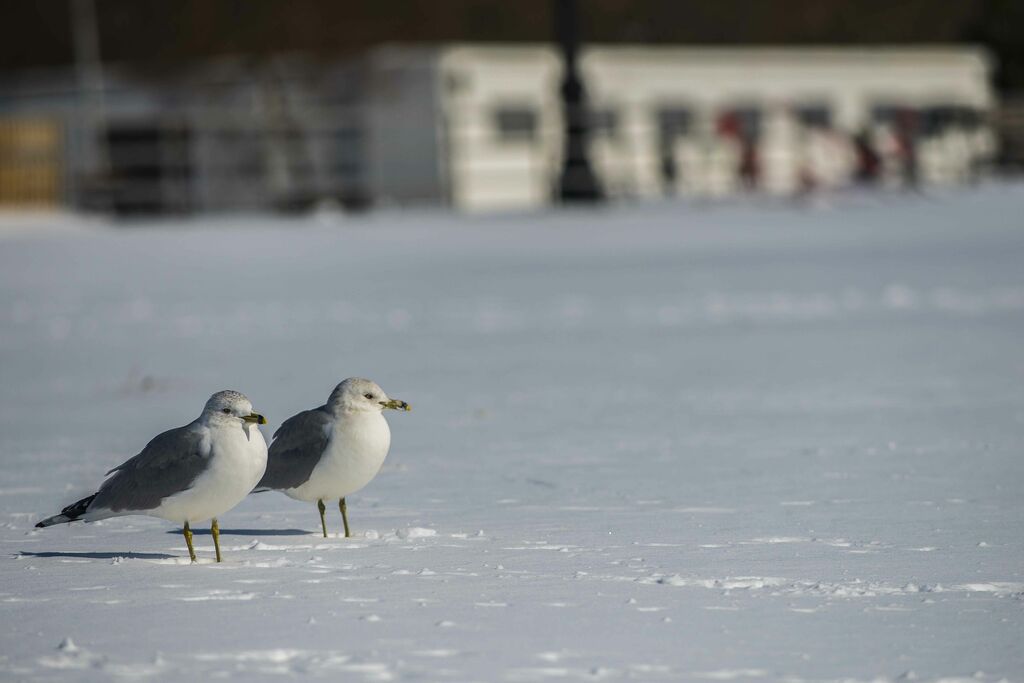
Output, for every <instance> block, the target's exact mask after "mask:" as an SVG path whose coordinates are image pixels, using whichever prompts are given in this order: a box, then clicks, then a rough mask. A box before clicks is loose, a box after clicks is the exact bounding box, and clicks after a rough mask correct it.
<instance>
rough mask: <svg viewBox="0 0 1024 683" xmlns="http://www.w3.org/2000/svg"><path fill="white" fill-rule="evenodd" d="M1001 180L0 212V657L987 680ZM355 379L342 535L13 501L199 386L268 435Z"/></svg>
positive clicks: (1013, 270) (1015, 430) (2, 667)
mask: <svg viewBox="0 0 1024 683" xmlns="http://www.w3.org/2000/svg"><path fill="white" fill-rule="evenodd" d="M1022 210H1024V186H1021V185H1013V184H1003V185H988V186H983V187H979V188H976V189H973V190H970V191H955V192H954V191H950V192H947V193H944V194H933V195H930V196H923V195H912V196H898V195H876V196H871V195H857V194H850V195H846V196H839V197H836V198H833V199H831V200H830V201H829V203H827V204H826V203H819V204H815V205H797V204H789V203H776V202H765V201H756V202H749V203H745V204H734V205H730V206H722V205H719V206H715V205H700V204H685V203H679V204H672V203H669V204H660V205H648V206H618V207H611V208H608V209H606V210H603V211H580V212H552V213H547V214H518V215H504V216H491V217H464V216H453V215H448V214H445V213H442V212H418V213H404V214H403V213H395V212H392V213H380V214H373V215H369V216H366V217H362V218H345V219H341V218H338V219H332V218H331V217H329V216H319V217H317V218H315V219H310V220H298V219H292V220H285V219H280V220H279V219H273V218H268V217H251V218H244V217H225V218H210V219H203V220H192V221H185V222H183V224H179V223H174V222H161V223H149V224H142V225H121V224H115V225H112V226H107V225H103V224H99V223H97V222H96V221H92V220H90V221H83V220H80V219H75V218H72V217H63V216H52V217H50V218H49V219H47V218H46V217H45V216H44V217H37V218H34V219H33V220H25V219H24V218H19V219H18V220H15V221H13V222H12V225H13V227H12V228H11V229H10V230H5V222H4V220H5V219H4V218H3V217H0V463H2V465H3V467H2V469H0V493H2V495H0V543H2V547H3V549H4V552H3V553H2V554H0V678H4V679H18V680H30V679H45V680H96V681H101V680H110V679H112V678H115V679H117V680H122V679H124V680H132V679H144V680H182V679H183V678H190V679H192V680H207V679H209V678H212V677H215V676H217V677H224V678H228V679H235V680H247V681H248V680H281V679H282V678H289V677H298V676H312V677H323V678H328V677H330V678H333V679H336V680H346V681H347V680H352V681H389V680H412V679H420V680H431V681H435V680H452V681H470V680H479V681H548V680H552V679H568V680H616V679H633V680H695V681H700V680H736V681H750V680H788V681H839V680H842V681H898V680H962V681H967V680H970V681H997V680H1000V679H1004V678H1005V679H1007V680H1020V679H1021V676H1022V675H1024V649H1022V648H1021V647H1020V635H1021V633H1022V632H1024V609H1022V608H1024V546H1022V543H1021V538H1022V531H1024V524H1022V520H1024V496H1021V494H1020V488H1021V485H1022V483H1024V458H1022V457H1021V453H1022V446H1024V381H1022V380H1024V345H1022V343H1021V341H1022V339H1024V227H1022V223H1021V214H1022ZM323 368H327V373H326V374H325V372H324V370H323ZM351 375H361V376H366V377H370V378H373V379H375V380H376V381H378V382H379V383H380V384H381V386H382V387H384V389H385V390H386V391H387V392H388V393H389V394H390V395H393V396H396V397H399V398H401V399H404V400H407V401H409V402H410V403H411V404H412V407H413V410H412V412H411V413H401V414H395V413H389V414H388V419H389V421H390V424H391V429H392V434H393V437H392V451H391V455H390V456H389V459H388V461H387V462H386V463H385V466H384V469H383V471H382V472H381V474H380V475H379V476H378V477H377V478H376V479H375V480H374V481H373V482H371V484H370V485H369V486H368V487H367V488H365V489H364V490H363V491H361V492H359V493H357V494H355V495H353V496H351V497H350V498H349V501H348V502H349V517H350V520H351V522H352V526H353V531H354V537H353V538H350V539H345V538H339V537H338V536H337V532H338V531H339V530H340V529H341V519H340V515H338V512H337V508H336V507H331V506H328V514H329V515H331V516H330V517H329V518H328V519H329V525H330V526H329V528H330V529H331V530H332V531H333V532H334V534H332V537H331V538H327V539H324V538H322V537H321V536H320V535H319V519H318V516H317V512H316V509H315V507H314V506H312V505H304V504H301V503H298V502H296V501H293V500H291V499H289V498H286V497H285V496H283V495H280V494H277V493H263V494H257V495H253V496H250V497H249V498H248V499H246V500H245V501H244V502H243V503H242V504H241V505H239V506H238V507H237V508H236V509H235V510H233V511H231V512H229V513H227V514H225V515H223V516H222V517H221V526H222V528H223V531H222V539H221V543H222V545H223V549H224V557H225V562H224V563H223V564H219V565H218V564H216V563H214V562H213V561H212V553H213V548H212V542H211V539H210V537H209V535H208V533H197V534H196V542H197V551H198V552H199V555H200V563H199V564H197V565H195V566H189V564H188V561H187V553H186V551H185V547H184V543H183V540H182V538H181V535H180V533H179V530H177V529H175V528H173V527H172V526H171V525H169V524H167V523H166V522H162V521H160V520H156V519H148V518H144V517H127V518H119V519H111V520H105V521H103V522H99V523H94V524H89V525H80V524H76V525H72V526H70V527H67V526H61V527H54V528H51V529H44V530H36V529H33V528H32V524H33V523H34V522H35V521H37V520H38V519H40V518H42V517H43V516H45V515H48V514H52V513H54V512H55V511H57V510H58V509H59V508H60V506H62V505H64V504H66V503H68V502H71V501H73V500H75V499H76V498H77V497H79V496H81V495H84V494H87V493H90V492H91V491H92V490H93V488H92V487H94V486H95V485H96V484H97V483H98V482H99V481H100V480H101V479H102V475H103V472H105V471H106V470H108V469H109V468H110V467H113V466H114V465H116V464H118V463H120V462H121V461H123V460H124V459H125V458H127V457H128V456H130V455H132V454H134V453H135V452H137V451H138V449H139V448H141V446H142V445H143V444H144V443H145V442H146V440H147V439H148V438H149V437H151V436H152V435H153V434H155V433H156V432H157V431H160V430H162V429H166V428H169V427H173V426H177V425H182V424H185V423H187V422H188V421H190V420H192V419H193V418H194V417H195V416H196V414H197V412H198V408H197V407H198V406H200V405H202V401H203V400H205V398H206V397H207V396H209V395H210V393H212V392H213V391H215V390H218V389H224V388H233V389H238V390H241V391H244V392H245V393H246V394H247V395H248V396H249V397H250V398H252V399H253V402H254V406H255V409H256V410H258V411H259V412H261V413H264V414H265V415H267V417H268V419H269V420H270V424H269V425H268V427H269V428H270V429H266V430H265V432H264V433H265V434H267V435H268V436H269V434H270V433H272V430H273V428H276V426H277V425H278V424H280V422H281V421H282V420H283V419H285V418H287V417H288V416H289V415H292V414H294V413H295V412H297V411H298V410H300V409H304V408H307V407H309V406H312V405H316V404H317V403H318V402H321V401H323V400H324V399H325V398H326V397H327V394H328V393H329V392H330V391H331V389H332V388H333V386H334V384H335V383H336V382H337V381H339V380H340V379H342V378H344V377H347V376H351Z"/></svg>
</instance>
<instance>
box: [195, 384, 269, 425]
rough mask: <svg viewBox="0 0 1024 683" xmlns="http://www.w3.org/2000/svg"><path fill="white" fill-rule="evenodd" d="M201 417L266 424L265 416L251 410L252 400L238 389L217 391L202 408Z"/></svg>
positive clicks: (219, 420)
mask: <svg viewBox="0 0 1024 683" xmlns="http://www.w3.org/2000/svg"><path fill="white" fill-rule="evenodd" d="M203 417H204V418H205V419H206V420H207V421H214V422H238V421H240V422H243V423H248V424H258V425H263V424H267V418H265V417H263V416H262V415H260V414H259V413H254V412H253V410H252V401H250V400H249V399H248V398H246V396H245V394H243V393H241V392H239V391H230V390H228V391H218V392H217V393H216V394H214V395H213V396H211V397H210V400H209V401H207V402H206V406H205V407H204V408H203Z"/></svg>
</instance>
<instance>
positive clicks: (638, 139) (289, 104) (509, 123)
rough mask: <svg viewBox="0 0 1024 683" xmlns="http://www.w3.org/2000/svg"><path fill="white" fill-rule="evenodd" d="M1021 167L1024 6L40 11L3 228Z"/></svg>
mask: <svg viewBox="0 0 1024 683" xmlns="http://www.w3.org/2000/svg"><path fill="white" fill-rule="evenodd" d="M1022 166H1024V3H1020V2H1015V1H1013V0H946V1H944V2H942V3H938V4H936V3H934V2H930V1H929V0H902V1H897V2H892V1H889V2H875V1H863V0H856V1H855V0H819V1H818V2H813V3H811V2H801V1H799V0H780V1H778V2H772V3H762V2H755V1H753V0H725V1H722V2H715V3H707V2H699V1H696V0H631V1H629V0H588V1H587V2H582V3H578V4H576V3H572V2H561V1H559V0H524V1H523V2H517V3H505V2H499V1H498V0H451V1H449V2H444V3H438V2H431V1H428V0H389V1H387V2H369V1H355V0H353V1H350V2H344V3H338V2H329V1H327V0H293V1H290V2H284V1H283V0H252V1H245V2H242V1H239V0H191V1H184V2H177V1H172V0H39V1H38V2H31V3H12V4H10V5H9V6H8V7H6V8H5V20H4V22H3V23H2V24H0V208H24V207H44V208H45V207H51V208H61V209H73V210H90V211H99V212H104V213H109V214H114V215H119V216H120V215H140V214H154V215H161V214H172V215H180V214H195V213H207V212H223V211H267V210H272V211H283V212H303V211H309V210H314V209H319V208H322V207H324V206H330V207H340V208H343V209H344V210H349V211H356V210H365V209H367V208H370V207H375V206H396V205H397V206H431V205H433V206H443V207H452V208H454V209H457V210H504V209H531V208H537V207H543V206H546V205H549V204H552V203H555V202H558V201H560V200H573V199H583V200H587V201H590V200H594V199H607V200H613V201H626V200H640V199H648V198H659V197H694V198H717V197H733V196H736V195H739V194H743V193H760V194H768V195H779V196H797V197H799V196H805V195H808V194H812V193H816V192H822V191H830V190H835V189H838V188H845V187H850V186H855V185H857V186H865V187H877V188H879V189H911V190H913V189H917V188H920V187H924V186H935V185H956V184H967V183H974V182H976V181H977V180H978V179H979V178H982V177H984V176H992V175H998V174H1010V173H1015V172H1018V171H1019V170H1020V169H1021V168H1022Z"/></svg>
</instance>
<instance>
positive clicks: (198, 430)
mask: <svg viewBox="0 0 1024 683" xmlns="http://www.w3.org/2000/svg"><path fill="white" fill-rule="evenodd" d="M210 454H211V449H210V443H209V440H208V439H206V438H204V429H203V428H202V427H201V426H199V425H197V424H195V423H193V424H190V425H186V426H185V427H178V428H177V429H171V430H168V431H166V432H164V433H163V434H159V435H157V436H155V437H153V440H152V441H150V442H149V443H148V444H146V447H145V448H143V449H142V452H141V453H139V454H138V455H136V456H135V457H134V458H131V459H130V460H128V461H126V462H124V463H122V464H121V465H118V466H117V467H115V468H114V469H112V470H110V472H107V474H109V475H111V476H110V478H109V479H107V480H106V481H105V482H103V485H102V486H100V490H99V491H98V492H97V493H96V499H95V500H93V501H92V503H91V504H90V505H89V508H90V509H93V510H102V509H107V510H111V511H113V512H131V511H135V510H137V511H144V510H152V509H153V508H156V507H159V506H160V502H161V501H162V500H163V499H164V498H166V497H167V496H171V495H174V494H175V493H180V492H182V491H185V490H187V489H189V488H191V487H192V484H193V483H194V482H195V480H196V477H198V476H199V475H200V474H202V473H203V472H204V471H205V470H206V467H207V466H208V465H209V463H210Z"/></svg>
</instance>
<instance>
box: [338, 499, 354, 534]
mask: <svg viewBox="0 0 1024 683" xmlns="http://www.w3.org/2000/svg"><path fill="white" fill-rule="evenodd" d="M338 509H340V510H341V521H342V522H344V523H345V538H351V537H352V534H350V533H349V532H348V506H346V505H345V499H344V498H342V499H341V500H339V501H338Z"/></svg>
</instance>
